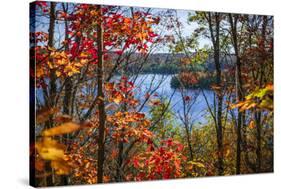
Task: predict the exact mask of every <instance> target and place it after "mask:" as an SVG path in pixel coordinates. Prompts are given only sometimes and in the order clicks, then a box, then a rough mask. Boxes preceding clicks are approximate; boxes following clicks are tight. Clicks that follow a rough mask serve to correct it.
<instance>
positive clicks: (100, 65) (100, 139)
mask: <svg viewBox="0 0 281 189" xmlns="http://www.w3.org/2000/svg"><path fill="white" fill-rule="evenodd" d="M99 10H100V13H101V15H102V9H101V7H100V6H99ZM97 46H98V64H97V85H98V91H97V92H98V110H99V136H98V172H97V182H98V183H102V182H103V164H104V141H105V119H106V113H105V107H104V94H103V28H102V20H101V21H100V23H98V24H97Z"/></svg>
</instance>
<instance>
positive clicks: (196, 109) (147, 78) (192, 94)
mask: <svg viewBox="0 0 281 189" xmlns="http://www.w3.org/2000/svg"><path fill="white" fill-rule="evenodd" d="M172 77H173V75H154V74H144V75H139V76H138V77H137V79H136V80H135V87H136V89H135V91H134V92H135V97H136V98H137V99H138V100H140V101H141V102H142V101H143V100H144V99H145V95H146V94H147V92H148V91H149V89H150V91H151V90H154V89H155V88H157V86H158V84H159V83H161V84H160V86H159V87H158V89H157V90H156V91H155V92H154V94H156V95H155V96H154V95H152V98H155V99H157V98H158V99H159V98H161V99H165V100H166V102H168V101H170V107H171V110H172V112H173V113H174V116H175V117H176V118H177V119H178V120H179V115H183V106H184V105H183V101H182V94H181V92H180V91H179V90H176V91H175V89H173V88H171V85H170V82H171V79H172ZM131 80H134V77H132V78H131ZM184 92H185V93H184V96H188V97H187V98H189V99H190V100H189V101H187V102H188V103H189V104H188V105H187V107H188V108H190V111H189V114H188V117H189V119H190V121H191V122H193V123H194V124H197V125H198V124H204V123H206V122H207V120H208V117H207V115H209V113H208V106H207V103H206V100H205V98H204V95H203V94H202V91H200V90H199V89H187V90H185V91H184ZM203 92H204V94H205V96H206V99H207V100H208V103H209V105H210V106H211V107H212V106H213V99H214V92H213V91H211V90H204V91H203ZM171 96H172V97H171ZM170 98H171V100H170ZM191 104H192V105H191ZM150 108H151V106H150V105H149V103H148V104H147V105H146V106H145V107H144V108H143V109H142V111H143V112H148V111H149V109H150Z"/></svg>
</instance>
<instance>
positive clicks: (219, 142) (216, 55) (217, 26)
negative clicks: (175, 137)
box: [214, 13, 224, 175]
mask: <svg viewBox="0 0 281 189" xmlns="http://www.w3.org/2000/svg"><path fill="white" fill-rule="evenodd" d="M219 17H220V16H219V13H215V30H216V32H215V40H214V42H215V43H214V61H215V67H216V84H217V86H219V88H220V91H219V92H218V94H217V99H218V109H217V145H218V174H219V175H223V173H224V162H223V158H224V157H223V128H222V104H223V94H222V90H223V89H222V82H221V64H220V37H219V36H220V32H219V30H220V18H219Z"/></svg>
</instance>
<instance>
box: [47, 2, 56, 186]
mask: <svg viewBox="0 0 281 189" xmlns="http://www.w3.org/2000/svg"><path fill="white" fill-rule="evenodd" d="M50 4H51V6H50V22H49V36H48V39H49V41H48V46H49V47H53V46H54V31H55V19H56V15H55V12H56V10H55V8H56V3H55V2H51V3H50ZM50 61H52V60H50ZM49 94H50V95H49V98H48V99H47V101H46V102H47V106H48V108H52V107H53V106H54V103H55V95H56V75H55V71H54V70H50V91H49ZM52 126H53V120H52V117H50V119H49V121H48V122H47V123H46V127H47V128H51V127H52ZM46 172H47V173H50V174H49V175H48V176H47V177H46V184H47V186H52V185H53V183H54V182H53V171H52V168H51V165H50V162H48V163H47V164H46Z"/></svg>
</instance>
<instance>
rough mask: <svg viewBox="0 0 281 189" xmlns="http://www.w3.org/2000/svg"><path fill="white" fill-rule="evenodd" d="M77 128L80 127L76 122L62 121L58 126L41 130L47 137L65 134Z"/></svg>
mask: <svg viewBox="0 0 281 189" xmlns="http://www.w3.org/2000/svg"><path fill="white" fill-rule="evenodd" d="M78 129H80V126H79V125H78V124H76V123H73V122H67V123H63V124H62V125H60V126H56V127H53V128H51V129H48V130H45V131H44V132H43V136H48V137H49V136H56V135H62V134H67V133H72V132H74V131H77V130H78Z"/></svg>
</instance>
